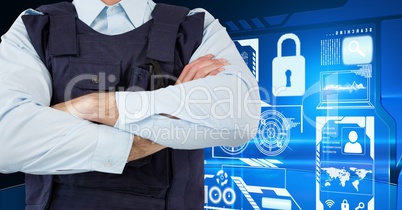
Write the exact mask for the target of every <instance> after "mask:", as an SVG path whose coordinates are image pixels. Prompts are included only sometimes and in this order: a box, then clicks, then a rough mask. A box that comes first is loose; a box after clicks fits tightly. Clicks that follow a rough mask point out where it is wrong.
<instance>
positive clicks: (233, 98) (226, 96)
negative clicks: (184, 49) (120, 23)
mask: <svg viewBox="0 0 402 210" xmlns="http://www.w3.org/2000/svg"><path fill="white" fill-rule="evenodd" d="M196 12H205V14H206V16H205V24H204V35H203V40H202V43H201V45H200V47H199V48H198V49H197V50H196V51H195V53H194V54H193V56H192V58H191V61H193V60H196V59H197V58H199V57H201V56H204V55H206V54H208V53H211V54H213V55H214V56H215V57H216V58H225V59H226V60H227V61H228V63H229V65H228V66H225V70H224V71H222V72H221V73H219V74H217V75H215V76H208V77H205V78H202V79H197V80H193V81H190V82H186V83H182V84H180V85H174V86H168V87H166V88H162V89H158V90H155V91H142V92H131V93H129V92H117V93H116V96H117V97H116V98H117V105H118V109H119V119H118V122H117V123H116V125H115V127H118V128H119V129H122V130H125V131H128V132H131V133H134V134H136V135H139V136H142V137H144V138H149V139H151V140H153V141H156V142H158V143H160V144H162V145H165V146H168V147H172V148H177V149H195V148H205V147H211V146H217V145H225V146H235V145H241V144H243V143H245V142H246V141H248V140H250V139H252V138H253V137H254V135H255V134H256V132H257V127H258V123H259V119H260V114H261V100H260V95H259V87H258V84H257V81H256V79H255V77H254V76H253V75H252V74H251V72H250V70H249V69H248V67H247V65H246V63H245V62H244V60H243V59H242V58H241V56H240V54H239V53H238V51H237V49H236V47H235V45H234V43H233V41H232V40H231V38H230V37H229V35H228V33H227V32H226V30H225V28H224V27H222V25H221V24H220V23H219V21H218V20H217V19H214V17H213V16H212V15H211V14H209V13H208V12H207V11H205V10H203V9H195V10H192V11H191V12H190V15H191V14H192V13H196ZM191 61H190V62H191ZM161 113H163V114H168V115H171V116H175V117H177V118H179V119H170V118H166V117H163V116H159V114H161ZM172 125H174V129H179V130H182V132H185V133H186V134H189V135H190V136H189V137H188V138H186V141H184V138H185V136H184V135H180V136H179V137H177V138H178V141H172V138H171V137H172V136H169V137H168V138H163V137H162V136H161V135H157V134H158V133H159V134H161V133H164V131H166V132H167V131H171V132H172V133H174V132H175V131H173V130H171V129H173V128H172ZM214 133H218V134H225V136H226V137H225V138H216V135H213V134H214ZM173 136H174V135H173ZM191 136H192V137H191ZM178 142H181V143H179V144H178Z"/></svg>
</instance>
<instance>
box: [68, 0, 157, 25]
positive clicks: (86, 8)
mask: <svg viewBox="0 0 402 210" xmlns="http://www.w3.org/2000/svg"><path fill="white" fill-rule="evenodd" d="M119 3H120V5H121V6H122V7H123V9H124V11H125V12H126V14H127V16H128V18H129V19H130V21H131V22H132V23H133V24H134V25H135V26H136V27H138V26H140V25H142V24H143V23H144V22H145V21H148V20H149V19H150V14H151V11H152V9H153V8H154V6H155V3H154V2H153V1H152V0H121V1H120V2H119ZM73 4H74V5H75V8H76V10H77V13H78V17H79V18H80V20H82V21H83V22H84V23H85V24H87V25H91V24H92V22H93V21H94V20H95V18H96V17H97V16H98V15H99V13H100V12H101V11H102V10H103V8H105V6H106V4H105V3H103V2H102V1H101V0H74V1H73Z"/></svg>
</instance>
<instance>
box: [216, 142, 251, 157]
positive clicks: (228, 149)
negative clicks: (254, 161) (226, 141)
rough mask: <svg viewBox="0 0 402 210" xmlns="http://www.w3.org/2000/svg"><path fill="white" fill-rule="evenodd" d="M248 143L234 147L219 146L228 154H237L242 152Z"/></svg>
mask: <svg viewBox="0 0 402 210" xmlns="http://www.w3.org/2000/svg"><path fill="white" fill-rule="evenodd" d="M247 145H248V142H246V143H245V144H242V145H240V146H236V147H227V146H220V148H221V149H222V150H223V151H224V152H225V153H226V154H228V155H238V154H240V153H242V152H243V151H244V150H245V149H246V147H247Z"/></svg>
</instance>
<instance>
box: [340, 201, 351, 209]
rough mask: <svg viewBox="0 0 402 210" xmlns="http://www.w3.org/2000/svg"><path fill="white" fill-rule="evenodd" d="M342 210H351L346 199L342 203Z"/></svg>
mask: <svg viewBox="0 0 402 210" xmlns="http://www.w3.org/2000/svg"><path fill="white" fill-rule="evenodd" d="M341 210H349V203H348V201H347V200H346V199H344V200H343V201H342V203H341Z"/></svg>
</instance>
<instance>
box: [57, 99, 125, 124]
mask: <svg viewBox="0 0 402 210" xmlns="http://www.w3.org/2000/svg"><path fill="white" fill-rule="evenodd" d="M52 108H54V109H58V110H61V111H64V112H68V113H70V114H72V115H74V116H76V117H79V118H82V119H85V120H89V121H93V122H98V123H102V124H105V125H109V126H114V125H115V124H116V122H117V119H118V117H119V112H118V109H117V105H116V98H115V93H114V92H109V93H103V92H101V93H91V94H88V95H84V96H81V97H78V98H75V99H72V100H70V101H66V102H63V103H59V104H56V105H53V106H52Z"/></svg>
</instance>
